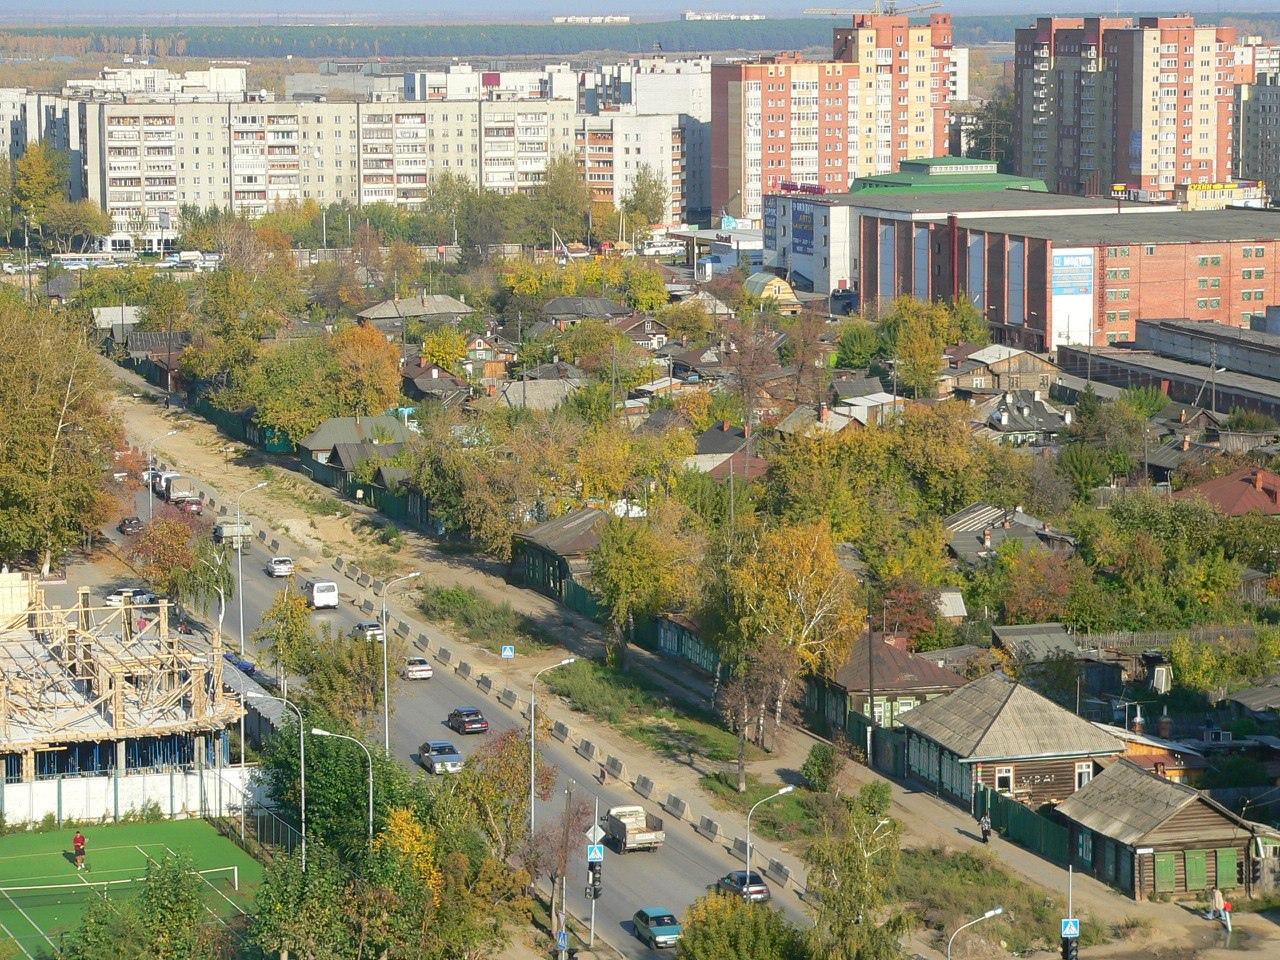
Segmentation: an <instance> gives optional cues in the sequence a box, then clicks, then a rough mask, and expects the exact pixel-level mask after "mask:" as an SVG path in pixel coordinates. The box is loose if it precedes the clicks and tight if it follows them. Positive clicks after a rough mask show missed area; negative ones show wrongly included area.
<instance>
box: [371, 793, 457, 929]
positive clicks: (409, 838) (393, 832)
mask: <svg viewBox="0 0 1280 960" xmlns="http://www.w3.org/2000/svg"><path fill="white" fill-rule="evenodd" d="M373 847H374V849H375V850H386V851H390V852H392V853H395V854H396V855H397V856H398V857H400V858H401V859H402V860H404V861H405V862H406V863H407V864H409V866H410V867H412V869H413V871H414V872H415V873H416V874H417V875H418V877H419V878H420V879H421V881H422V886H423V887H424V888H425V889H427V890H429V891H430V892H431V900H432V903H433V904H434V905H435V906H437V907H438V906H440V895H441V892H442V891H443V890H444V874H443V873H442V872H441V870H440V865H439V864H438V863H437V862H436V835H435V832H434V831H432V830H430V829H429V828H427V827H424V826H423V825H422V823H421V821H419V820H418V818H417V816H416V815H415V814H414V812H413V811H412V810H410V809H408V808H407V807H392V808H391V809H390V810H388V811H387V822H386V826H384V827H383V828H382V832H381V833H379V834H378V837H377V839H376V840H374V841H373Z"/></svg>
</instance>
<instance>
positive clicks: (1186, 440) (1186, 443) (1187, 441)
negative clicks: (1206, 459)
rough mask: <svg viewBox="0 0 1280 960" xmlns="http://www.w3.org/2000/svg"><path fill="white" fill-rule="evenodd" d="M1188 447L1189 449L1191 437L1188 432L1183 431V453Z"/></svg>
mask: <svg viewBox="0 0 1280 960" xmlns="http://www.w3.org/2000/svg"><path fill="white" fill-rule="evenodd" d="M1190 449H1191V437H1190V436H1189V435H1188V434H1185V433H1184V434H1183V435H1182V450H1183V452H1184V453H1185V452H1186V451H1187V450H1190Z"/></svg>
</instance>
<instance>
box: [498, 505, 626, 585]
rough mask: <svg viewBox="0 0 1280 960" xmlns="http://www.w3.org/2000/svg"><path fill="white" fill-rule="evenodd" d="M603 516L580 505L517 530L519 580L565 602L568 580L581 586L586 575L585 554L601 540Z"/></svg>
mask: <svg viewBox="0 0 1280 960" xmlns="http://www.w3.org/2000/svg"><path fill="white" fill-rule="evenodd" d="M606 516H607V515H606V514H605V513H604V511H602V510H597V509H595V508H594V507H583V508H582V509H580V510H573V511H571V512H569V513H566V514H565V515H564V516H562V517H556V518H555V519H554V520H548V521H547V522H546V523H540V524H538V526H536V527H531V528H530V529H528V530H524V531H522V532H520V533H517V534H516V545H515V547H516V549H515V557H514V559H513V561H512V566H513V568H514V570H515V573H516V575H517V577H518V578H519V581H520V582H521V583H523V584H524V585H525V586H529V587H533V589H535V590H537V591H538V592H539V593H545V594H546V595H547V596H549V597H552V598H554V599H556V600H559V601H561V602H562V603H563V602H565V599H566V592H567V591H569V590H571V589H572V587H570V586H569V584H571V583H574V584H577V585H579V586H581V585H582V584H583V582H584V581H585V580H586V579H587V576H588V573H589V569H590V566H589V562H588V559H587V555H588V554H589V553H591V551H592V550H594V549H595V548H596V547H597V546H599V544H600V534H601V531H602V530H603V529H604V524H605V519H606Z"/></svg>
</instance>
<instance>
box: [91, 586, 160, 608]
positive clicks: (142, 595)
mask: <svg viewBox="0 0 1280 960" xmlns="http://www.w3.org/2000/svg"><path fill="white" fill-rule="evenodd" d="M126 598H127V599H128V601H129V603H130V604H131V605H132V606H135V607H136V606H139V605H143V606H146V605H149V604H153V603H158V602H159V599H158V598H157V597H156V595H155V594H154V593H152V592H151V591H150V590H144V589H142V588H141V587H118V588H117V589H115V590H112V591H111V592H110V593H108V594H107V595H106V596H105V597H103V599H102V603H103V605H104V606H108V607H123V606H124V602H125V599H126Z"/></svg>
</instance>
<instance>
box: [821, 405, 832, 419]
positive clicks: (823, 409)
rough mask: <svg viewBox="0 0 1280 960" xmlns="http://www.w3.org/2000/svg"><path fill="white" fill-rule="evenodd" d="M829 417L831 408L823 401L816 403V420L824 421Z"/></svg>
mask: <svg viewBox="0 0 1280 960" xmlns="http://www.w3.org/2000/svg"><path fill="white" fill-rule="evenodd" d="M830 419H831V408H830V407H828V406H827V405H826V404H825V403H820V404H818V422H819V423H826V422H827V421H829V420H830Z"/></svg>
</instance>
